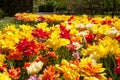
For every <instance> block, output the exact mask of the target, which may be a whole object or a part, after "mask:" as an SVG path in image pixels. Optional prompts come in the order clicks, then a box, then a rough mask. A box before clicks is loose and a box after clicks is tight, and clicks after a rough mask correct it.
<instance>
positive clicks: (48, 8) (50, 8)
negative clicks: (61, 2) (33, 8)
mask: <svg viewBox="0 0 120 80" xmlns="http://www.w3.org/2000/svg"><path fill="white" fill-rule="evenodd" d="M39 11H40V12H53V11H54V6H53V5H52V4H44V5H40V6H39Z"/></svg>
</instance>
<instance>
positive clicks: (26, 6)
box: [0, 0, 120, 18]
mask: <svg viewBox="0 0 120 80" xmlns="http://www.w3.org/2000/svg"><path fill="white" fill-rule="evenodd" d="M17 12H34V13H38V12H54V13H62V14H79V15H80V14H88V15H111V16H114V15H119V14H120V0H0V18H2V17H4V16H14V14H15V13H17Z"/></svg>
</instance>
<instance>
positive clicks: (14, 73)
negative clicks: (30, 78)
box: [8, 67, 20, 79]
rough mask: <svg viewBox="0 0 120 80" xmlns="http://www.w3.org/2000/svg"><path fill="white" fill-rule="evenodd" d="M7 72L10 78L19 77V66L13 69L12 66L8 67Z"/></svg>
mask: <svg viewBox="0 0 120 80" xmlns="http://www.w3.org/2000/svg"><path fill="white" fill-rule="evenodd" d="M8 73H9V76H10V77H11V78H13V79H19V77H20V68H16V69H14V67H12V68H11V69H9V71H8Z"/></svg>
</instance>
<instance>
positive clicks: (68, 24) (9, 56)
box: [0, 13, 120, 80]
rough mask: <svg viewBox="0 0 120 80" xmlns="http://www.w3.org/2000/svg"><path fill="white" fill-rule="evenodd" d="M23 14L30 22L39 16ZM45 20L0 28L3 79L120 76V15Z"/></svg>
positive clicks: (115, 79)
mask: <svg viewBox="0 0 120 80" xmlns="http://www.w3.org/2000/svg"><path fill="white" fill-rule="evenodd" d="M21 14H22V13H21ZM24 14H26V15H27V16H28V17H29V15H28V14H29V13H24ZM30 14H31V15H35V14H32V13H30ZM20 17H21V15H17V18H16V19H17V20H20V21H23V22H24V21H25V23H30V22H31V21H32V22H36V19H37V20H38V18H39V15H37V17H36V18H35V17H34V19H30V22H28V21H27V22H26V17H25V16H22V18H20ZM28 17H27V19H28ZM29 18H33V17H29ZM42 18H44V20H43V19H41V21H40V22H39V21H38V22H37V23H35V24H34V26H33V25H32V26H31V25H28V24H22V25H20V27H19V28H15V25H9V26H6V27H5V28H3V29H2V30H1V32H0V45H1V46H0V52H1V54H0V70H1V72H0V80H12V79H13V80H112V79H113V80H119V79H120V28H119V26H120V19H119V18H118V17H114V18H111V17H109V16H106V17H104V18H101V17H89V16H87V15H82V16H66V15H62V16H61V15H56V14H54V16H53V15H47V16H46V15H45V16H42ZM49 19H51V20H49ZM49 21H50V23H49ZM56 22H57V24H54V23H56ZM49 24H52V25H49Z"/></svg>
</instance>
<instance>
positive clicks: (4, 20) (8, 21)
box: [0, 17, 19, 30]
mask: <svg viewBox="0 0 120 80" xmlns="http://www.w3.org/2000/svg"><path fill="white" fill-rule="evenodd" d="M11 24H15V25H16V27H17V26H18V25H19V24H17V23H15V22H14V17H5V18H2V19H0V30H1V29H2V28H4V27H6V26H7V25H11Z"/></svg>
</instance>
